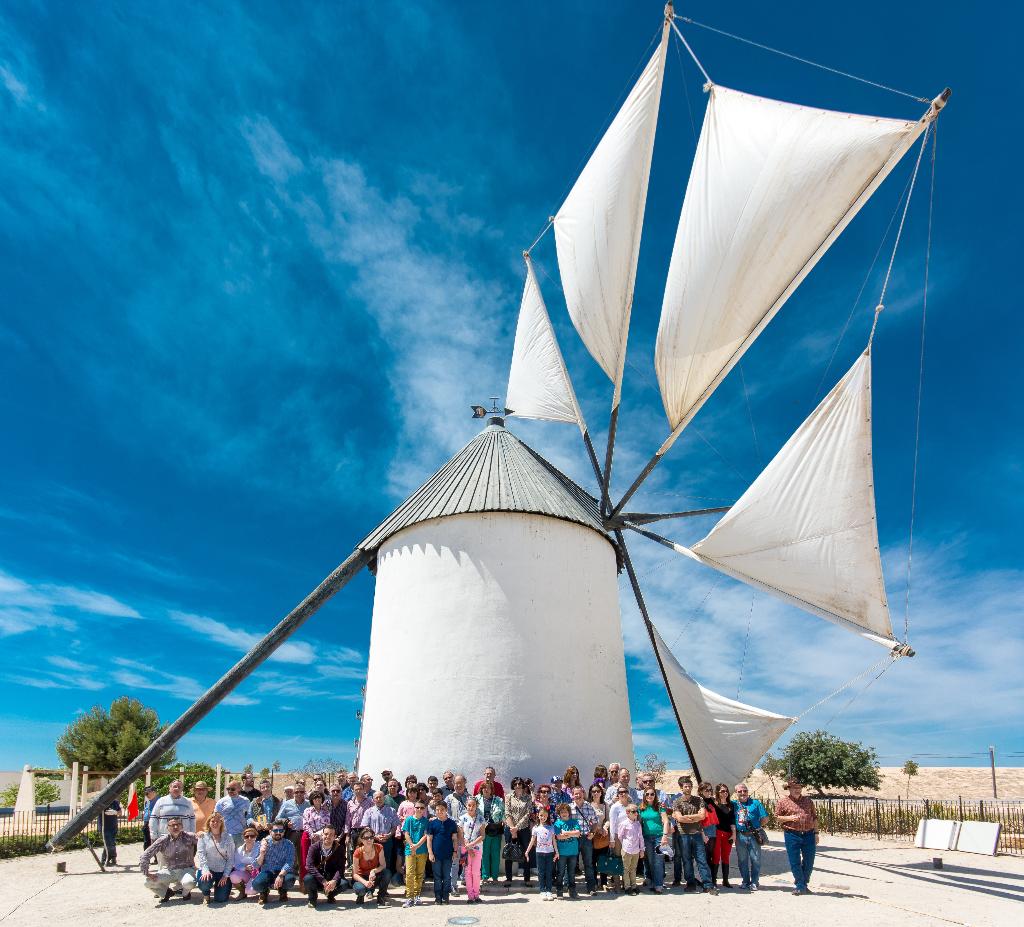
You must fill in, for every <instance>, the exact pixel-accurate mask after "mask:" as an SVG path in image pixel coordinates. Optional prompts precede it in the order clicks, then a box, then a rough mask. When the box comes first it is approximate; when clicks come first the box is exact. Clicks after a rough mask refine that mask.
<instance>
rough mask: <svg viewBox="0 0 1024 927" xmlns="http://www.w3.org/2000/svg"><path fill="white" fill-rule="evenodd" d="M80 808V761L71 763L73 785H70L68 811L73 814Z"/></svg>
mask: <svg viewBox="0 0 1024 927" xmlns="http://www.w3.org/2000/svg"><path fill="white" fill-rule="evenodd" d="M77 810H78V762H77V760H76V761H75V762H74V763H72V764H71V785H70V786H69V787H68V811H69V812H70V813H71V814H72V815H73V814H74V813H75V812H76V811H77Z"/></svg>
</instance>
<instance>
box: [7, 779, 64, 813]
mask: <svg viewBox="0 0 1024 927" xmlns="http://www.w3.org/2000/svg"><path fill="white" fill-rule="evenodd" d="M33 784H34V786H35V793H36V794H35V800H36V806H37V807H41V806H43V805H54V804H56V803H57V802H58V801H59V800H60V789H59V788H57V786H56V785H55V784H54V782H53V780H52V779H47V778H46V777H45V776H36V777H35V781H34V783H33ZM18 789H19V783H14V784H13V785H9V786H8V787H7V788H6V789H4V790H3V791H2V792H0V808H13V807H14V805H15V803H16V802H17V801H18Z"/></svg>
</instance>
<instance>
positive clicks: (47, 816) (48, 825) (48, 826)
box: [46, 802, 50, 840]
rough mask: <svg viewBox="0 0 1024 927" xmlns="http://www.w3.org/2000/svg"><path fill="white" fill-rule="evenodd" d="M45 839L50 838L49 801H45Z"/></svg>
mask: <svg viewBox="0 0 1024 927" xmlns="http://www.w3.org/2000/svg"><path fill="white" fill-rule="evenodd" d="M46 839H47V840H49V839H50V803H49V802H47V803H46Z"/></svg>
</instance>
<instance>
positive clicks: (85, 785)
mask: <svg viewBox="0 0 1024 927" xmlns="http://www.w3.org/2000/svg"><path fill="white" fill-rule="evenodd" d="M88 803H89V767H88V766H83V767H82V797H81V799H80V804H79V806H78V807H79V808H84V807H85V806H86V805H87V804H88Z"/></svg>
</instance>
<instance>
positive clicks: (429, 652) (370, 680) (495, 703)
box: [358, 417, 633, 781]
mask: <svg viewBox="0 0 1024 927" xmlns="http://www.w3.org/2000/svg"><path fill="white" fill-rule="evenodd" d="M360 547H361V548H363V549H364V550H367V551H369V552H372V553H373V554H374V556H375V563H376V577H377V580H376V591H375V593H374V602H373V624H372V630H371V632H370V658H369V666H368V671H367V679H366V701H365V707H364V711H363V727H362V736H361V740H360V749H359V763H358V765H359V768H360V769H361V770H362V771H370V772H376V771H379V770H381V769H383V768H385V767H387V768H391V769H401V770H403V771H419V772H420V773H421V774H422V775H426V772H427V771H429V770H438V771H439V770H441V769H446V768H454V769H461V770H465V771H466V772H467V773H478V772H479V771H480V770H482V769H483V768H484V767H486V766H494V767H495V768H496V769H497V770H498V771H499V774H501V775H502V776H504V775H505V774H506V773H508V772H510V771H512V772H516V773H521V774H523V775H531V776H533V777H534V778H535V779H536V780H537V781H540V777H542V776H546V775H547V776H550V775H551V774H552V773H553V772H555V771H558V770H560V769H564V768H565V765H566V763H567V762H569V759H570V758H571V761H572V762H575V763H578V764H580V765H581V766H591V767H592V766H593V765H594V764H596V763H598V762H604V761H606V760H607V758H608V757H622V758H624V759H626V760H628V759H629V758H631V757H632V755H633V739H632V732H631V728H630V720H629V699H628V695H627V692H626V668H625V659H624V655H623V649H622V633H621V628H620V623H619V597H618V582H617V575H616V574H617V572H618V570H617V562H616V549H615V547H614V545H613V543H612V542H611V540H610V538H609V535H608V533H607V532H606V531H605V529H604V527H603V526H602V519H601V512H600V507H599V505H598V503H597V500H596V499H594V498H593V497H592V496H590V495H588V494H587V493H586V492H585V491H584V490H583V489H581V488H580V487H579V486H577V485H576V484H575V483H573V482H572V481H571V480H570V479H569V478H568V477H567V476H565V475H563V474H562V473H559V472H558V470H556V469H555V468H554V467H553V466H552V465H551V464H550V463H548V462H547V461H546V460H544V459H543V458H542V457H541V456H540V455H539V454H537V453H535V452H534V451H532V450H531V449H530V448H529V447H527V446H526V445H525V444H523V443H522V442H521V441H520V440H519V439H518V438H516V437H515V436H514V435H513V434H512V433H511V432H509V431H508V430H506V429H505V427H504V421H503V419H501V418H500V417H494V418H491V420H490V424H488V425H487V427H485V428H484V430H483V431H482V432H481V433H480V434H479V435H477V436H476V437H475V438H473V440H472V441H470V442H469V443H468V444H467V445H466V446H465V447H464V448H463V449H462V450H461V451H459V453H458V454H456V455H455V456H454V457H453V458H452V459H451V461H449V462H448V463H447V464H446V465H445V466H444V467H442V468H441V469H440V470H439V471H438V472H437V473H435V474H434V475H433V476H432V477H431V478H430V479H429V480H427V482H426V483H424V484H423V486H422V487H420V488H419V489H418V490H416V492H414V493H413V494H412V495H411V496H410V497H409V498H408V499H407V500H406V501H405V502H404V503H402V505H401V506H399V508H398V509H397V510H396V511H395V512H394V513H393V514H392V515H391V516H390V517H389V518H388V519H387V520H385V521H384V523H383V524H382V525H381V526H380V527H379V528H377V530H376V531H374V532H373V533H372V534H370V535H369V536H368V537H367V538H365V539H364V540H363V541H362V542H361V543H360ZM406 653H407V654H411V655H412V656H413V659H412V660H405V659H403V660H402V661H401V663H399V661H398V659H397V656H398V654H406ZM582 667H585V668H586V672H581V671H580V670H581V668H582ZM595 706H598V710H595Z"/></svg>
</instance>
